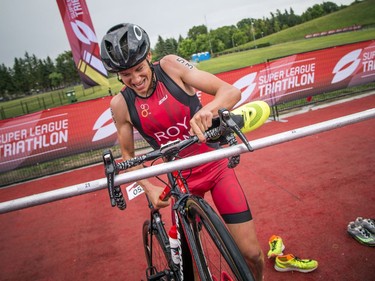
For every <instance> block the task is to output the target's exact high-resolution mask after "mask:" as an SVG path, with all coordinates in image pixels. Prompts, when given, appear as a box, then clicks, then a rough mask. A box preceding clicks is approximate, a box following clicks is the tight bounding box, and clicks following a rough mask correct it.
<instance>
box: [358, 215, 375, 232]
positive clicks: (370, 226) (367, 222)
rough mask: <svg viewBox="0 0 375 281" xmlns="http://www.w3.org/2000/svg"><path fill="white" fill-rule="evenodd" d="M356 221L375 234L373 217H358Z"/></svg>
mask: <svg viewBox="0 0 375 281" xmlns="http://www.w3.org/2000/svg"><path fill="white" fill-rule="evenodd" d="M354 223H355V225H357V226H358V225H360V226H362V227H363V228H366V229H367V230H368V231H369V232H371V233H372V234H375V221H374V220H373V219H365V218H362V217H358V218H357V219H356V220H355V222H354Z"/></svg>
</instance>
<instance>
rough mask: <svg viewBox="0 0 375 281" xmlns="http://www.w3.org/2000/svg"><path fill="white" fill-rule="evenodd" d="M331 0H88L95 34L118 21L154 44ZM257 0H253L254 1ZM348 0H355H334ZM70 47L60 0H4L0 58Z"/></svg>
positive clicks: (52, 53) (345, 1)
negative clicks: (139, 29) (137, 27)
mask: <svg viewBox="0 0 375 281" xmlns="http://www.w3.org/2000/svg"><path fill="white" fill-rule="evenodd" d="M328 1H329V0H309V1H306V0H261V1H249V0H226V1H223V0H188V1H186V0H184V1H180V0H158V1H155V0H148V1H147V0H146V1H139V0H132V1H129V0H105V1H104V0H86V4H87V6H88V9H89V12H90V16H91V20H92V23H93V26H94V29H95V33H96V36H97V38H98V41H99V42H100V41H101V39H102V38H103V36H104V35H105V33H106V32H107V30H108V29H109V28H110V27H112V26H113V25H116V24H118V23H123V22H131V23H136V24H138V25H140V26H141V27H143V29H145V30H146V32H147V33H148V34H149V36H150V39H151V43H152V46H154V44H155V43H156V41H157V38H158V36H161V37H162V38H163V39H167V38H175V39H178V37H179V36H180V35H181V36H183V37H186V36H187V32H188V31H189V29H190V28H192V27H193V26H198V25H202V24H204V25H207V26H208V28H209V29H216V28H218V27H221V26H225V25H235V24H236V23H237V22H238V21H240V20H242V19H244V18H257V19H258V18H263V17H265V18H270V17H271V15H270V13H271V12H273V13H276V10H277V9H279V10H280V11H281V12H282V13H283V12H284V11H285V9H286V10H288V11H289V9H290V8H292V9H293V10H294V13H295V14H297V15H301V14H302V13H303V12H304V11H306V9H307V8H308V7H312V6H313V5H314V4H321V3H323V2H328ZM252 2H253V3H252ZM330 2H334V3H336V4H337V5H349V4H351V3H352V2H354V0H330ZM69 50H70V45H69V41H68V38H67V35H66V32H65V29H64V24H63V21H62V19H61V15H60V11H59V8H58V6H57V2H56V0H33V1H30V0H0V64H5V65H6V66H7V67H13V64H14V58H24V57H25V53H26V52H27V53H28V54H29V55H36V57H37V58H38V59H46V58H47V56H49V57H50V58H51V59H52V60H55V59H56V57H57V56H58V55H60V54H62V53H63V52H65V51H69Z"/></svg>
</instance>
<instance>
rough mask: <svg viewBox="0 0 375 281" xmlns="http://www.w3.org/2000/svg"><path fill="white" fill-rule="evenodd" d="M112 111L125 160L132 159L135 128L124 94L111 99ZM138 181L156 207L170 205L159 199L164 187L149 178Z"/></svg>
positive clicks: (135, 168)
mask: <svg viewBox="0 0 375 281" xmlns="http://www.w3.org/2000/svg"><path fill="white" fill-rule="evenodd" d="M110 107H111V112H112V119H113V122H114V124H115V126H116V129H117V137H118V140H119V145H120V149H121V154H122V158H123V160H127V159H130V158H132V157H134V156H135V147H134V135H133V132H134V128H133V125H132V123H131V122H130V115H129V111H128V107H127V105H126V102H125V99H124V98H123V97H122V94H117V95H116V96H114V97H113V98H112V100H111V104H110ZM142 168H143V166H142V165H139V166H136V167H133V168H131V169H129V170H127V171H131V170H138V169H142ZM137 183H138V184H139V185H140V186H141V187H142V188H143V190H144V191H145V192H146V194H147V195H148V197H149V198H150V200H151V202H152V204H153V205H154V206H155V207H156V208H162V207H165V206H168V205H169V202H162V201H160V200H159V195H160V194H161V193H162V191H163V188H161V187H158V186H155V185H154V184H152V183H151V182H150V181H149V180H147V179H143V180H139V181H137Z"/></svg>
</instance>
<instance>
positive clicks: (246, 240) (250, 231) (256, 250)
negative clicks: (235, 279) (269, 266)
mask: <svg viewBox="0 0 375 281" xmlns="http://www.w3.org/2000/svg"><path fill="white" fill-rule="evenodd" d="M227 226H228V229H229V231H230V232H231V234H232V236H233V238H234V240H235V242H236V243H237V245H238V247H239V249H240V251H241V253H242V255H243V256H244V258H245V259H246V262H247V263H248V265H249V266H250V268H251V270H252V272H253V274H254V277H255V279H256V280H257V281H260V280H263V267H264V257H263V252H262V249H261V247H260V244H259V241H258V239H257V236H256V231H255V225H254V221H253V220H250V221H247V222H243V223H235V224H227Z"/></svg>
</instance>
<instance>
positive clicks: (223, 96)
mask: <svg viewBox="0 0 375 281" xmlns="http://www.w3.org/2000/svg"><path fill="white" fill-rule="evenodd" d="M160 63H161V67H162V68H163V70H164V71H165V72H166V73H167V74H168V75H169V76H170V77H171V78H172V79H173V80H174V81H175V82H176V83H177V84H179V86H180V87H182V88H183V89H185V91H186V92H187V93H189V94H194V93H195V90H200V91H202V92H205V93H207V94H210V95H213V96H215V98H214V99H213V100H212V101H211V102H209V103H208V104H206V105H205V106H204V107H203V108H202V109H201V110H199V111H198V112H197V113H196V114H195V115H194V116H193V117H192V119H191V120H190V126H191V133H193V134H196V135H197V136H198V138H199V140H200V141H201V142H204V141H205V138H204V135H203V133H204V131H206V130H207V129H208V128H209V127H210V126H211V125H212V118H213V116H215V115H217V112H218V110H219V109H220V108H227V109H232V107H233V106H234V105H235V104H236V103H237V102H238V101H239V100H240V99H241V91H240V90H239V89H237V88H236V87H234V86H232V85H230V84H229V83H227V82H225V81H223V80H221V79H219V78H218V77H217V76H215V75H213V74H211V73H208V72H205V71H202V70H199V69H197V68H196V67H195V66H194V65H192V64H191V63H190V62H189V61H187V60H185V59H183V58H180V57H178V56H175V55H168V56H166V57H164V58H163V59H162V60H161V61H160ZM194 89H195V90H194Z"/></svg>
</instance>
